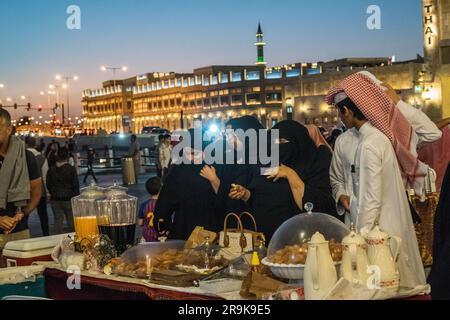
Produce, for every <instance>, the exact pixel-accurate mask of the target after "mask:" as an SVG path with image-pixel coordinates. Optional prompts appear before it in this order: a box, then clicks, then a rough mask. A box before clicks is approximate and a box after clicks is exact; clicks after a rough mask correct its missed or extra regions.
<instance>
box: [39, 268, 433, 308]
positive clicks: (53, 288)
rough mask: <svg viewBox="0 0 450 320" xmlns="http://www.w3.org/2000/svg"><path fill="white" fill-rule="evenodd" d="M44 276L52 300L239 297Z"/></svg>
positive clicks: (55, 273)
mask: <svg viewBox="0 0 450 320" xmlns="http://www.w3.org/2000/svg"><path fill="white" fill-rule="evenodd" d="M44 276H45V287H46V295H47V298H50V299H54V300H191V301H193V300H198V301H208V300H209V301H211V300H242V298H241V297H240V295H239V292H230V293H225V294H221V295H220V296H219V295H215V294H212V293H210V292H206V291H203V290H201V289H199V288H195V287H191V288H177V287H168V286H162V285H156V284H153V283H149V282H148V281H144V280H141V279H133V278H127V277H118V276H107V275H104V274H95V275H93V274H89V273H86V272H82V274H81V290H77V289H74V290H70V289H68V287H67V280H68V278H69V277H70V276H73V275H71V274H68V273H67V272H65V271H64V270H61V269H60V268H59V267H58V266H57V265H55V266H52V267H47V268H46V270H45V272H44ZM398 300H431V296H430V295H417V296H414V297H409V298H402V299H398Z"/></svg>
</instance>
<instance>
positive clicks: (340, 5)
mask: <svg viewBox="0 0 450 320" xmlns="http://www.w3.org/2000/svg"><path fill="white" fill-rule="evenodd" d="M71 4H75V5H78V6H79V7H80V8H81V30H69V29H67V27H66V20H67V18H68V16H69V15H68V14H67V13H66V8H67V7H68V6H69V5H71ZM371 4H374V5H378V6H380V7H381V10H382V11H381V13H382V29H381V30H375V31H370V30H368V29H367V27H366V20H367V18H368V16H369V15H368V14H366V10H367V7H368V6H369V5H371ZM421 17H422V13H421V1H420V0H370V1H367V0H340V1H336V0H315V1H306V0H164V1H162V0H157V1H156V0H70V1H66V0H33V1H30V0H14V1H6V0H1V1H0V43H1V47H0V83H2V84H4V85H5V88H3V89H1V88H0V99H1V100H2V102H3V104H5V103H6V97H10V98H12V99H16V100H20V96H21V95H25V96H29V97H30V99H31V102H32V103H33V104H42V105H44V106H46V105H47V97H46V96H45V97H40V95H39V92H40V91H45V92H46V93H47V90H48V85H49V84H50V83H56V81H55V79H54V78H55V75H56V74H61V75H78V76H79V77H80V80H79V81H78V82H76V83H72V85H71V88H70V93H71V95H70V98H71V114H72V115H74V114H75V113H76V114H80V113H81V108H80V105H81V91H82V90H83V89H86V88H97V87H100V86H101V82H102V81H104V80H107V79H108V78H111V73H107V72H102V71H101V70H100V66H101V65H104V64H106V65H113V66H121V65H126V66H128V68H129V70H128V72H120V73H119V74H118V77H122V78H124V77H132V76H135V75H137V74H140V73H145V72H152V71H174V72H190V71H192V70H193V69H194V68H198V67H202V66H207V65H213V64H220V65H229V64H230V65H233V64H240V65H242V64H254V62H255V59H256V48H255V47H254V42H255V33H256V29H257V25H258V21H261V24H262V28H263V31H264V34H265V41H266V42H267V46H266V49H265V50H266V60H267V62H268V65H269V66H274V65H281V64H287V63H294V62H316V61H327V60H332V59H337V58H343V57H374V56H392V55H395V56H396V58H397V60H406V59H413V58H415V57H416V54H421V55H422V54H423V48H422V47H423V44H422V43H423V40H422V31H421V28H422V22H421ZM64 99H65V93H64ZM19 102H20V101H19ZM16 116H17V114H16Z"/></svg>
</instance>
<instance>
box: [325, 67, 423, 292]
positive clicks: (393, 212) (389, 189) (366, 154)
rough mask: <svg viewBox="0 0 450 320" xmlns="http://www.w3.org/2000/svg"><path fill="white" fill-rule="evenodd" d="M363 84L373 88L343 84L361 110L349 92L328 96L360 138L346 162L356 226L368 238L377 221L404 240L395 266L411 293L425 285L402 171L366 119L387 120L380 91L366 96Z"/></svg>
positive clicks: (363, 80) (388, 143) (382, 137)
mask: <svg viewBox="0 0 450 320" xmlns="http://www.w3.org/2000/svg"><path fill="white" fill-rule="evenodd" d="M353 81H354V83H353ZM361 86H364V87H363V89H360V88H361ZM365 86H369V87H370V86H371V85H370V83H368V82H367V79H366V78H362V77H358V76H356V77H352V78H350V80H348V81H347V82H345V83H344V84H342V87H344V88H347V90H349V92H351V94H352V95H353V96H354V97H356V98H357V99H358V100H357V101H358V102H359V103H361V105H362V107H363V109H360V107H359V105H358V106H357V105H356V103H354V102H353V101H352V100H351V99H350V98H349V97H348V96H347V94H346V92H340V93H338V94H334V95H333V94H331V93H330V95H329V96H328V97H327V100H328V102H329V103H330V99H333V100H332V101H334V104H335V106H336V107H337V108H338V109H339V114H340V117H341V120H342V121H343V122H344V124H345V126H346V127H347V128H349V129H352V128H354V129H353V130H354V132H353V133H354V137H356V138H357V139H358V142H357V147H356V151H355V154H354V159H353V160H351V159H349V160H348V161H350V163H352V164H351V166H350V167H351V171H350V172H351V181H352V186H351V188H352V190H353V194H354V196H355V200H354V201H352V202H353V203H352V207H354V208H355V211H356V215H355V217H354V218H355V225H356V228H357V230H358V231H359V232H361V234H362V235H363V236H365V235H367V233H368V232H369V231H370V230H372V228H373V227H374V226H375V224H376V222H378V223H379V225H380V228H381V229H382V230H384V231H385V232H387V233H388V234H389V235H391V236H397V237H399V238H401V240H402V247H401V251H400V255H399V258H398V264H397V265H398V268H399V273H400V287H402V288H408V289H412V288H416V287H418V286H421V285H425V284H426V279H425V272H424V269H423V265H422V260H421V257H420V253H419V249H418V244H417V238H416V234H415V230H414V225H413V221H412V216H411V211H410V207H409V203H408V199H407V195H406V192H405V186H404V182H403V179H402V172H401V170H400V166H399V161H398V155H397V154H396V152H395V151H394V148H393V144H392V142H391V140H390V139H389V138H388V136H387V135H386V134H385V133H383V132H382V131H380V130H379V129H377V128H376V127H375V126H374V125H373V124H372V123H371V121H369V120H368V119H369V118H370V119H372V121H375V123H380V121H384V120H383V118H381V117H380V116H379V113H377V112H379V110H378V109H377V103H376V101H375V100H376V98H377V97H378V96H379V95H380V93H379V91H378V92H377V95H378V96H375V97H374V96H371V97H369V98H367V97H365V96H364V95H363V96H361V94H362V93H361V92H367V91H365V90H367V88H366V87H365ZM339 88H340V87H338V89H339ZM355 88H356V89H355ZM334 90H335V91H336V90H337V89H334ZM330 92H332V91H330ZM383 99H384V100H383V103H386V102H387V101H386V98H385V97H384V96H383ZM367 101H369V102H367ZM374 111H375V112H374ZM371 112H373V113H371ZM374 114H375V115H374ZM380 119H381V120H380ZM383 124H384V123H383ZM407 125H408V124H407V121H406V120H403V123H402V126H407ZM402 129H403V128H402Z"/></svg>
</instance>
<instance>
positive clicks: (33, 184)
mask: <svg viewBox="0 0 450 320" xmlns="http://www.w3.org/2000/svg"><path fill="white" fill-rule="evenodd" d="M11 133H12V126H11V116H10V114H9V113H8V112H7V111H6V110H5V109H0V168H1V167H2V166H3V161H4V159H5V157H6V154H7V153H8V148H9V141H10V137H11ZM26 162H27V168H28V176H29V179H30V199H29V200H28V201H27V204H26V206H25V207H23V208H17V207H15V205H14V204H13V203H8V204H7V205H6V208H4V209H0V251H2V250H3V248H4V246H5V244H6V243H7V242H8V241H14V240H20V239H27V238H29V237H30V232H29V230H28V215H29V214H30V213H31V212H33V210H34V209H36V207H37V205H38V204H39V201H40V199H41V188H42V179H41V176H40V173H39V168H38V166H37V163H36V159H35V157H34V155H33V153H31V152H30V151H26ZM2 183H8V181H2Z"/></svg>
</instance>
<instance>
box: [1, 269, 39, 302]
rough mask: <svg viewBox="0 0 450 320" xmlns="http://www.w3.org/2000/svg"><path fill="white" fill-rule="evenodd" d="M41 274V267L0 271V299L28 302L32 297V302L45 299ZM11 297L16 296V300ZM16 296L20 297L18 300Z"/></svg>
mask: <svg viewBox="0 0 450 320" xmlns="http://www.w3.org/2000/svg"><path fill="white" fill-rule="evenodd" d="M43 272H44V267H43V266H28V267H16V268H5V269H0V299H2V300H24V299H26V300H28V299H30V297H33V300H34V299H39V300H40V299H42V298H45V296H46V293H45V278H44V277H43V276H42V273H43ZM13 296H16V298H14V297H13ZM17 296H21V297H20V299H19V297H17ZM25 296H26V297H25Z"/></svg>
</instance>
